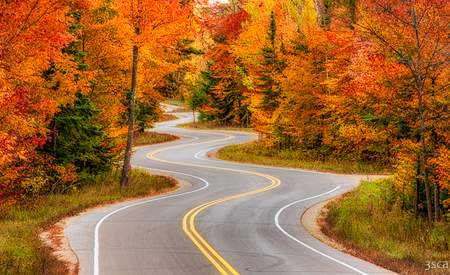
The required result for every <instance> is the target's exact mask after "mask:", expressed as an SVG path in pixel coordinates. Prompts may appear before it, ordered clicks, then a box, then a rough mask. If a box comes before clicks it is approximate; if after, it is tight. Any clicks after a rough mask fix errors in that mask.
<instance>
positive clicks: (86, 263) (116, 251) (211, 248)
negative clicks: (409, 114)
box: [64, 113, 390, 275]
mask: <svg viewBox="0 0 450 275" xmlns="http://www.w3.org/2000/svg"><path fill="white" fill-rule="evenodd" d="M177 116H178V117H179V119H178V120H174V121H169V122H164V123H160V124H158V125H157V126H156V127H155V131H158V132H165V133H170V134H175V135H178V136H180V137H182V139H180V140H178V141H175V142H171V143H166V144H159V145H153V146H147V147H140V148H138V149H137V150H136V153H135V154H134V157H133V165H134V166H135V167H141V168H145V169H150V170H151V171H152V172H153V173H161V174H165V175H170V176H173V177H175V178H177V179H179V180H180V182H181V183H182V184H181V188H180V189H179V190H177V191H176V192H174V193H171V194H166V195H162V196H158V197H153V198H148V199H140V200H133V201H128V202H124V203H119V204H114V205H113V206H107V207H102V208H97V209H94V210H91V211H88V212H87V213H85V214H83V215H80V216H78V217H75V218H73V219H71V220H70V221H69V223H68V224H67V226H66V228H65V230H64V232H65V235H66V237H67V239H68V241H69V243H70V246H71V248H72V250H73V251H74V252H75V253H76V255H77V257H78V259H79V262H80V274H95V275H97V274H195V275H197V274H200V275H201V274H217V273H221V274H239V273H240V274H389V273H390V272H389V271H387V270H385V269H382V268H380V267H377V266H375V265H373V264H370V263H367V262H365V261H362V260H360V259H358V258H355V257H353V256H349V255H347V254H344V253H341V252H339V251H337V250H335V249H332V248H330V247H328V246H327V245H325V244H323V243H321V242H320V241H318V240H316V239H314V238H313V237H312V236H310V235H309V234H308V233H307V231H306V230H305V229H304V228H303V227H302V226H301V225H300V224H299V217H300V215H301V214H302V213H303V212H304V211H305V210H306V209H307V208H308V207H309V206H311V205H313V204H314V203H317V202H318V201H321V200H324V199H326V198H328V197H332V196H336V195H338V194H340V193H343V192H346V191H348V190H349V189H351V188H352V187H353V186H355V184H356V183H357V181H358V178H357V177H352V176H343V175H334V174H328V173H319V172H310V171H303V170H298V169H283V168H273V167H264V166H257V165H247V164H238V163H232V162H225V161H220V160H214V159H209V158H207V157H206V155H207V153H208V152H209V151H213V150H216V149H217V148H220V147H222V146H225V145H228V144H236V143H243V142H247V141H250V140H253V139H255V136H254V135H252V134H250V133H240V132H225V131H196V130H188V129H181V128H177V127H175V126H176V125H177V124H179V123H183V122H187V121H190V120H191V115H190V114H188V113H180V114H177Z"/></svg>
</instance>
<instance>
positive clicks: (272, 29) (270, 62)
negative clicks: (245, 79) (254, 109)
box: [257, 11, 284, 113]
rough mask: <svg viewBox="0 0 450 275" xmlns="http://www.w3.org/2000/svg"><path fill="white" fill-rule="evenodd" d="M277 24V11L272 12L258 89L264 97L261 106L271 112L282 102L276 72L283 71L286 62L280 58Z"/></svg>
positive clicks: (263, 51)
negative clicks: (277, 47) (277, 45)
mask: <svg viewBox="0 0 450 275" xmlns="http://www.w3.org/2000/svg"><path fill="white" fill-rule="evenodd" d="M276 38H277V25H276V17H275V12H273V11H272V13H271V14H270V23H269V30H268V32H267V39H268V42H269V43H268V45H267V46H266V47H264V48H263V49H262V53H261V57H262V60H261V63H260V64H261V66H260V73H259V74H260V76H259V78H258V80H259V83H257V89H258V90H260V91H261V93H262V95H263V99H262V102H261V106H260V107H261V108H262V109H264V110H266V111H268V112H269V113H271V112H273V111H275V110H276V109H277V108H278V106H279V104H280V102H279V100H280V94H281V93H280V87H279V86H278V83H277V82H276V81H275V76H276V74H279V73H281V72H282V70H283V67H284V63H283V61H282V60H280V59H279V58H278V52H277V49H276Z"/></svg>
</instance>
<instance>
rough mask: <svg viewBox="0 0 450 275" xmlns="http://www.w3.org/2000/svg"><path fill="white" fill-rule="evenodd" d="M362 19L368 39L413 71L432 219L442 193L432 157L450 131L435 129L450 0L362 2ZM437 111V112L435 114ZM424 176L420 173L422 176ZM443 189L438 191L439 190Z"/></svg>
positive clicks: (440, 110)
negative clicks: (437, 187)
mask: <svg viewBox="0 0 450 275" xmlns="http://www.w3.org/2000/svg"><path fill="white" fill-rule="evenodd" d="M360 12H361V13H362V16H361V17H362V18H363V19H362V20H361V22H360V23H359V27H360V29H361V31H362V32H364V33H365V34H366V35H367V37H368V38H370V39H372V40H373V41H375V42H376V43H378V44H379V45H380V47H381V49H382V50H383V51H384V52H385V53H386V55H387V56H391V57H392V58H394V59H395V60H396V61H397V62H398V63H400V64H402V65H403V66H405V68H407V69H408V70H409V74H410V77H411V81H412V82H411V83H412V84H413V87H414V88H413V90H412V92H413V94H412V96H411V100H413V101H414V102H416V112H417V121H416V124H415V125H414V126H415V127H417V129H418V136H419V138H418V143H419V144H420V150H419V154H418V155H419V157H418V163H419V164H418V166H419V167H420V169H418V171H420V173H419V174H420V175H421V176H420V180H421V181H422V182H423V184H424V187H425V194H426V205H427V217H428V221H429V223H430V224H431V223H432V222H433V220H437V219H438V216H439V212H440V210H439V205H440V202H439V199H438V193H437V192H435V194H434V195H435V197H436V198H437V199H436V201H435V203H434V206H435V209H434V213H435V217H434V218H433V199H432V191H431V183H430V164H429V158H430V156H432V155H434V154H435V153H436V151H435V149H436V142H438V143H442V142H443V143H444V144H445V146H448V132H447V131H446V130H444V131H443V132H441V131H438V130H437V129H433V128H434V127H433V125H439V121H438V120H440V119H442V118H440V117H439V116H440V115H441V114H445V110H446V109H447V108H448V101H447V103H445V100H444V101H441V99H443V98H445V95H444V94H445V93H447V92H448V81H447V79H446V78H447V76H448V74H447V73H448V59H447V53H448V35H449V33H448V28H447V20H446V18H447V17H446V16H447V15H448V12H449V5H448V3H447V2H446V1H441V0H436V1H425V0H423V1H422V0H417V1H412V0H410V1H400V2H399V1H390V0H383V1H381V0H372V1H363V2H361V3H360ZM436 115H437V116H436ZM417 176H418V177H419V175H417ZM436 191H438V190H436Z"/></svg>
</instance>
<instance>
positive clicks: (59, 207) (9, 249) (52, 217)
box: [0, 132, 177, 274]
mask: <svg viewBox="0 0 450 275" xmlns="http://www.w3.org/2000/svg"><path fill="white" fill-rule="evenodd" d="M174 139H177V137H175V136H171V135H165V134H159V133H152V132H146V133H144V134H142V135H138V136H137V137H136V139H135V145H149V144H155V143H161V142H167V141H171V140H174ZM119 180H120V170H118V169H115V170H113V171H111V172H108V173H104V174H100V175H98V176H96V177H95V178H94V179H92V182H90V183H89V184H86V185H84V186H82V187H80V188H78V189H74V190H71V191H70V192H68V193H66V194H50V195H43V196H40V197H36V198H34V199H33V200H30V199H29V200H27V201H22V202H18V203H16V204H15V205H13V206H0V274H66V273H67V270H66V267H65V266H64V264H62V263H61V262H60V261H59V260H58V259H56V258H55V257H54V256H53V255H52V251H51V248H49V247H47V246H45V245H44V244H43V243H42V242H41V241H40V240H39V233H40V232H41V231H42V230H45V229H47V228H49V227H50V226H51V225H53V224H54V223H56V222H57V221H58V220H61V219H62V218H64V217H68V216H73V215H76V214H77V213H80V212H82V211H84V210H86V209H88V208H90V207H94V206H99V205H102V204H106V203H111V202H117V201H121V200H125V199H129V198H138V197H143V196H149V195H155V194H159V193H163V192H167V191H170V190H173V189H175V188H176V185H177V184H176V181H175V180H173V179H171V178H168V177H162V176H155V175H151V174H149V173H147V172H145V171H143V170H133V171H132V174H131V182H130V184H129V186H128V187H127V188H126V189H121V188H120V187H119Z"/></svg>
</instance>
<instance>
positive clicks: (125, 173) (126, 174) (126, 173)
mask: <svg viewBox="0 0 450 275" xmlns="http://www.w3.org/2000/svg"><path fill="white" fill-rule="evenodd" d="M138 58H139V48H138V46H137V45H134V46H133V68H132V76H131V98H130V103H129V121H128V138H127V148H126V149H125V160H124V162H123V169H122V178H121V180H120V186H121V187H126V186H127V185H128V182H129V178H130V170H131V153H132V152H131V151H132V148H133V134H134V113H135V105H136V86H137V65H138Z"/></svg>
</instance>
